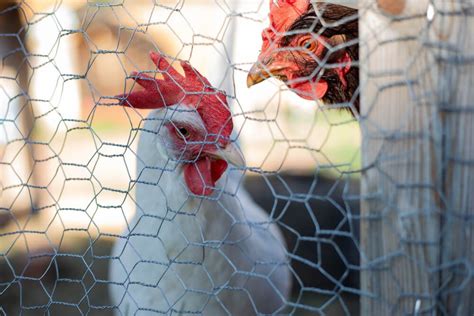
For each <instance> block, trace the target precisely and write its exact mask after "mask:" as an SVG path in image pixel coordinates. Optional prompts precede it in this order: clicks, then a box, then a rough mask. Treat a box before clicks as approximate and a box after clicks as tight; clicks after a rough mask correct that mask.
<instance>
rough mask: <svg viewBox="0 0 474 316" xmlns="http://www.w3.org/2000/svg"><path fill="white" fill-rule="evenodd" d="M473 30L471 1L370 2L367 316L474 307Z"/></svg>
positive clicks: (363, 29)
mask: <svg viewBox="0 0 474 316" xmlns="http://www.w3.org/2000/svg"><path fill="white" fill-rule="evenodd" d="M388 4H390V5H388ZM473 29H474V5H473V4H472V2H470V1H468V2H466V1H463V0H450V1H446V0H431V1H428V0H390V1H384V0H363V1H361V4H360V43H361V44H360V45H361V49H360V51H361V56H360V61H361V65H360V69H361V107H362V108H361V128H362V133H363V145H362V161H363V166H364V168H365V169H364V170H365V171H364V172H363V175H362V191H361V192H362V202H361V216H362V219H361V265H362V273H361V291H362V293H363V295H362V298H361V315H391V314H392V315H399V314H413V315H414V314H423V313H430V315H431V314H446V315H473V314H474V299H473V298H474V53H473V52H474V36H473V35H472V30H473Z"/></svg>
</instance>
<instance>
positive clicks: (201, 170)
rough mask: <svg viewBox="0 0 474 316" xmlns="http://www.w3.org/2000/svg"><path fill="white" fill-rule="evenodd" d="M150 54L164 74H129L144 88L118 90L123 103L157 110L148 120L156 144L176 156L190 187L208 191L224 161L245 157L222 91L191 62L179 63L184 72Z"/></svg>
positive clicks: (235, 161) (239, 161)
mask: <svg viewBox="0 0 474 316" xmlns="http://www.w3.org/2000/svg"><path fill="white" fill-rule="evenodd" d="M150 57H151V59H152V60H153V62H154V63H155V65H156V66H157V68H158V73H160V74H161V75H162V76H163V79H156V78H154V77H150V76H148V75H145V74H143V73H132V77H133V79H134V80H135V81H136V82H137V83H138V84H139V85H140V86H141V87H143V88H144V89H143V90H140V91H134V92H131V93H129V94H124V95H119V96H118V98H120V100H121V104H123V105H126V106H130V107H134V108H139V109H159V110H157V111H156V113H157V114H158V115H153V114H151V116H150V117H149V118H148V119H147V120H149V121H153V120H154V121H155V123H152V124H148V125H150V126H152V129H153V131H152V132H155V133H156V134H157V136H158V137H159V139H160V140H159V141H160V142H161V144H158V147H159V149H160V148H161V149H162V148H165V149H166V152H165V153H163V152H161V153H158V154H164V155H167V156H168V157H169V158H170V159H173V160H176V161H179V163H180V164H181V165H182V168H183V174H184V180H185V182H186V185H187V186H188V188H189V190H190V191H191V192H192V193H193V194H196V195H210V194H212V192H213V191H214V190H213V189H214V188H215V184H216V182H217V181H218V180H219V179H220V178H221V176H222V174H223V173H224V172H225V171H226V169H227V167H228V163H232V164H234V165H238V166H242V165H244V160H243V157H242V155H241V154H240V152H239V150H238V149H237V147H236V146H235V143H233V142H231V138H230V136H231V133H232V129H233V123H232V115H231V112H230V110H229V108H228V105H227V99H226V96H225V94H224V93H222V92H221V91H219V90H217V89H215V88H213V87H212V86H211V84H210V83H209V81H208V80H207V79H206V78H205V77H203V76H202V75H201V74H200V73H199V72H198V71H197V70H196V69H194V68H193V67H192V66H191V65H190V64H189V63H187V62H181V66H182V67H183V70H184V74H185V75H184V76H183V75H181V74H180V73H179V72H177V71H176V70H175V69H174V68H173V67H172V66H171V65H170V64H169V63H168V62H167V61H166V59H165V58H164V57H162V56H161V55H159V54H158V53H155V52H151V53H150Z"/></svg>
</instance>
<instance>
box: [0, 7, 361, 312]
mask: <svg viewBox="0 0 474 316" xmlns="http://www.w3.org/2000/svg"><path fill="white" fill-rule="evenodd" d="M268 1H269V0H239V1H225V0H215V1H212V0H185V1H171V0H170V1H151V0H148V1H145V0H134V1H112V0H107V1H106V0H102V1H99V0H96V1H92V0H88V1H86V0H84V1H48V0H41V1H40V0H36V1H32V0H28V1H22V2H18V3H17V2H15V1H5V0H3V1H2V0H0V58H1V61H2V62H1V64H0V311H3V312H5V313H7V314H8V315H10V314H12V315H14V314H19V313H24V314H30V313H31V314H36V313H38V312H42V313H43V312H46V311H48V310H49V311H50V312H52V313H59V314H64V313H66V312H67V313H71V314H80V313H91V314H107V313H111V308H110V306H108V304H109V299H108V294H107V284H106V282H107V264H108V261H107V256H108V255H109V253H110V247H111V245H112V243H113V241H114V239H115V237H116V236H117V235H119V234H121V232H122V230H123V229H124V227H126V225H127V220H128V219H130V218H131V217H132V216H133V214H134V211H135V209H134V208H135V204H134V201H133V191H131V192H130V188H131V186H132V180H133V179H135V178H136V175H135V159H136V156H135V154H134V153H135V150H134V149H135V146H136V142H135V141H134V139H135V137H136V134H137V129H138V128H139V127H140V124H141V123H142V119H143V118H144V117H145V116H146V115H147V112H146V111H143V110H141V111H137V110H133V109H125V108H122V107H120V106H118V105H117V100H116V99H114V98H113V96H114V95H117V94H120V93H124V92H127V91H129V89H130V88H131V80H127V79H126V77H127V74H130V73H131V72H132V71H142V70H153V69H154V65H153V64H152V63H151V61H150V60H149V58H148V52H149V51H150V50H158V51H161V52H163V53H165V54H167V55H168V56H170V57H171V58H172V59H184V60H190V62H191V63H192V64H193V65H194V66H195V67H196V68H198V69H199V70H200V72H201V73H202V74H203V75H204V76H205V77H207V78H208V79H209V80H210V81H211V83H212V84H213V85H214V86H216V87H218V88H220V89H222V90H225V91H227V94H228V100H229V104H230V105H231V107H232V110H233V113H234V122H235V127H236V128H235V132H236V133H235V134H236V137H238V138H239V142H240V145H241V148H242V150H243V152H244V154H245V157H246V160H247V164H248V167H249V170H248V171H247V174H246V182H245V187H246V188H247V190H248V191H249V192H250V194H251V195H252V196H253V197H254V199H255V200H256V201H257V203H259V204H260V205H261V206H262V207H264V208H265V209H266V210H267V211H268V212H269V213H271V214H272V216H274V217H275V218H278V219H279V223H280V227H281V229H282V230H283V232H284V234H285V237H286V239H287V242H288V247H289V252H291V253H292V254H294V256H293V259H292V265H293V267H294V269H295V271H296V273H297V275H298V278H295V282H294V284H295V286H294V290H293V293H294V295H293V302H294V303H295V306H297V307H295V310H294V311H293V312H294V314H295V315H317V314H320V313H321V314H329V315H338V314H341V313H343V312H351V313H352V314H356V313H357V312H358V307H357V304H358V299H357V295H356V293H357V289H358V287H359V285H358V282H359V281H358V260H359V259H358V257H359V255H358V249H357V244H358V243H357V240H358V235H359V234H358V222H357V220H358V214H359V205H358V203H359V202H358V198H357V195H358V194H359V184H358V177H359V173H358V170H359V167H360V156H359V154H360V153H359V147H360V132H359V127H358V123H357V121H356V119H355V118H353V117H352V116H351V115H350V114H349V113H347V112H344V111H337V110H332V111H329V110H325V109H324V108H322V107H320V104H315V102H311V101H305V100H303V99H301V98H299V97H298V96H296V95H295V94H294V93H292V92H290V91H288V90H287V88H286V87H285V86H284V85H283V84H282V83H280V82H279V81H276V80H268V81H265V82H263V83H261V84H259V85H257V86H255V87H252V88H251V89H248V88H247V86H246V76H247V72H248V69H249V68H250V67H251V65H252V63H253V62H254V61H255V60H256V58H257V56H258V53H259V49H260V45H261V31H262V30H263V28H264V27H266V25H267V24H268V20H267V14H268ZM338 2H342V3H345V4H348V5H352V6H355V5H356V1H349V0H348V1H338ZM304 237H313V239H312V240H311V241H304V240H305V238H304ZM314 237H316V238H314ZM354 293H355V294H354ZM335 294H337V295H335Z"/></svg>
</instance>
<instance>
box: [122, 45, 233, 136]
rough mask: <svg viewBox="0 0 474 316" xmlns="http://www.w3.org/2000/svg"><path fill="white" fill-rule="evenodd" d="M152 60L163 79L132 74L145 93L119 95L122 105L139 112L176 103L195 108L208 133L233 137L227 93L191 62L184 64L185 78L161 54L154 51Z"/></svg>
mask: <svg viewBox="0 0 474 316" xmlns="http://www.w3.org/2000/svg"><path fill="white" fill-rule="evenodd" d="M150 58H151V60H152V61H153V63H154V64H155V65H156V67H157V69H158V72H159V73H160V74H161V75H162V76H163V79H156V78H153V77H151V76H148V75H146V74H144V73H138V72H132V74H131V77H132V78H133V79H134V80H135V82H136V83H138V84H139V85H140V86H142V87H143V88H144V90H141V91H134V92H131V93H129V94H122V95H118V96H116V97H117V98H119V99H120V104H122V105H125V106H130V107H133V108H137V109H157V108H162V107H165V106H170V105H175V104H184V105H187V106H192V107H194V108H196V110H197V112H198V113H199V114H200V115H201V118H202V120H203V122H204V124H205V125H206V128H207V130H208V132H210V133H213V134H216V135H221V136H224V137H229V136H230V134H231V132H232V128H233V126H232V117H231V113H230V111H229V107H228V105H227V99H226V95H225V94H224V93H222V92H221V91H219V90H217V89H215V88H213V87H212V86H211V84H210V83H209V81H208V80H207V79H206V78H205V77H204V76H203V75H201V74H200V73H199V72H198V71H197V70H196V69H195V68H194V67H192V66H191V65H190V64H189V63H188V62H185V61H181V67H182V68H183V70H184V76H183V75H181V74H180V73H179V72H178V71H176V69H174V68H173V67H172V66H171V65H170V63H169V62H168V61H167V60H166V59H165V57H163V56H162V55H160V54H159V53H156V52H150Z"/></svg>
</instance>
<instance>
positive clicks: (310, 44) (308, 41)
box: [298, 37, 317, 52]
mask: <svg viewBox="0 0 474 316" xmlns="http://www.w3.org/2000/svg"><path fill="white" fill-rule="evenodd" d="M298 46H299V47H302V48H305V49H307V50H309V51H312V52H314V51H315V50H316V46H317V45H316V41H315V40H314V39H313V38H312V37H303V38H302V39H301V40H300V41H299V42H298Z"/></svg>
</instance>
